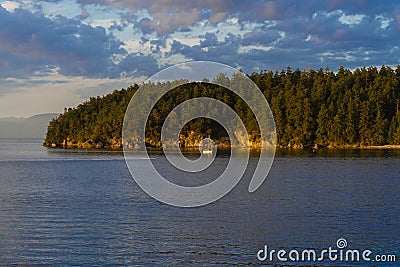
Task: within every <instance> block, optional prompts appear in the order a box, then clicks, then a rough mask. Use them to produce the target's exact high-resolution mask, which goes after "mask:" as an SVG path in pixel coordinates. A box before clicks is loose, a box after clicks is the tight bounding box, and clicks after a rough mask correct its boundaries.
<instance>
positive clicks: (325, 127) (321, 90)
mask: <svg viewBox="0 0 400 267" xmlns="http://www.w3.org/2000/svg"><path fill="white" fill-rule="evenodd" d="M222 76H223V75H222ZM248 76H249V78H250V79H251V80H253V81H254V82H255V83H256V84H257V86H258V87H259V88H260V89H261V91H262V92H263V94H264V96H265V97H266V99H267V100H268V102H269V104H270V108H271V110H272V113H273V115H274V119H275V124H276V133H277V146H278V147H284V148H308V147H313V148H321V147H328V148H360V147H361V148H362V147H371V146H382V145H400V65H399V66H397V67H396V68H391V67H388V66H382V67H380V68H377V67H368V68H366V67H364V68H358V69H356V70H353V71H351V70H349V69H345V68H344V67H340V68H339V70H338V71H336V72H333V71H331V70H329V69H322V68H321V69H319V70H313V69H308V70H303V71H301V70H299V69H296V70H292V69H291V68H289V67H288V68H287V69H286V70H282V71H275V72H273V71H261V72H259V73H252V74H251V75H248ZM218 78H219V79H221V78H224V79H226V82H227V83H229V81H230V80H229V77H218ZM138 88H139V86H138V85H137V84H135V85H132V86H130V87H128V88H126V89H122V90H115V91H114V92H113V93H111V94H109V95H106V96H103V97H92V98H90V99H89V100H88V101H86V102H85V103H82V104H80V105H79V106H77V107H74V108H66V109H65V112H64V113H63V114H60V115H59V116H58V117H57V118H55V119H53V120H51V121H50V123H49V125H48V130H47V134H46V139H45V141H44V144H43V145H44V146H47V147H64V148H111V149H113V148H115V149H118V148H122V146H123V144H122V137H121V135H122V126H123V119H124V115H125V110H126V108H127V106H128V103H129V101H130V99H131V98H132V96H133V94H134V93H135V91H136V90H137V89H138ZM200 96H205V97H212V98H215V99H218V100H220V101H222V102H224V103H226V104H228V105H229V106H230V107H232V108H233V109H234V110H235V112H236V113H237V114H238V115H239V116H240V118H241V119H242V121H243V122H244V124H245V126H246V129H247V131H248V133H249V137H250V140H251V144H250V145H251V146H253V147H257V144H259V143H260V142H259V140H258V139H259V129H258V125H257V122H256V120H255V118H254V115H253V114H252V112H251V111H250V109H249V107H248V106H247V105H246V104H245V103H244V101H242V100H241V99H240V98H238V96H237V95H235V94H234V93H232V92H231V91H230V90H228V89H226V88H223V87H220V86H216V85H213V84H211V83H207V81H204V82H202V83H190V84H186V85H181V86H179V87H177V88H175V89H173V90H172V91H170V92H169V93H168V94H166V95H165V96H164V97H163V98H162V99H161V100H160V101H158V102H157V104H156V106H155V107H154V109H153V110H152V112H151V113H150V116H149V119H148V121H147V124H146V140H145V141H146V145H148V146H149V147H156V148H157V147H160V146H161V141H160V135H161V128H162V123H163V122H164V120H165V118H166V117H167V115H168V114H169V113H170V112H171V111H172V109H173V108H174V107H176V106H177V105H178V104H180V103H182V102H184V101H185V100H188V99H192V98H195V97H200ZM143 119H145V118H143ZM208 136H210V137H211V138H213V139H215V140H216V141H217V144H218V145H220V146H229V140H227V134H226V132H225V130H224V129H223V128H222V127H221V125H219V124H218V123H216V122H215V121H212V120H209V119H205V118H198V119H195V120H193V121H191V122H190V123H188V124H187V125H185V127H184V128H183V129H182V130H181V135H180V138H181V139H182V144H185V145H186V146H196V145H198V142H199V140H200V139H201V138H203V137H208Z"/></svg>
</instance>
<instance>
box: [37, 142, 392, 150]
mask: <svg viewBox="0 0 400 267" xmlns="http://www.w3.org/2000/svg"><path fill="white" fill-rule="evenodd" d="M42 145H43V146H44V147H46V148H50V149H67V150H68V149H78V150H110V151H118V150H120V151H122V150H123V148H122V147H121V146H119V147H116V146H99V145H83V146H82V145H79V144H74V145H69V146H64V145H54V144H52V145H46V144H45V143H43V144H42ZM217 148H219V149H222V150H227V149H230V147H229V146H217ZM237 148H239V149H240V147H237ZM146 149H147V150H154V151H162V150H163V148H162V147H150V146H149V147H146ZM275 149H276V150H278V149H279V150H291V151H302V150H312V151H317V150H385V149H391V150H400V145H380V146H351V145H346V146H323V147H317V146H313V147H311V146H307V147H303V146H297V147H284V146H276V147H275ZM181 150H183V151H185V150H187V151H193V150H199V147H198V146H190V147H183V148H181ZM250 150H252V151H257V150H261V147H259V146H253V147H250Z"/></svg>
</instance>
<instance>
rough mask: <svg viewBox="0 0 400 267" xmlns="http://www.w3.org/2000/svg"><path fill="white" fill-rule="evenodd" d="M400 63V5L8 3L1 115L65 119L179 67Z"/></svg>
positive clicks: (1, 17)
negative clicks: (69, 111) (69, 112)
mask: <svg viewBox="0 0 400 267" xmlns="http://www.w3.org/2000/svg"><path fill="white" fill-rule="evenodd" d="M199 60H208V61H215V62H220V63H224V64H227V65H229V66H231V67H234V68H238V69H242V70H243V71H244V72H245V73H249V74H250V73H252V72H260V71H262V70H273V71H275V70H281V69H286V68H287V67H288V66H290V67H291V68H292V69H296V68H299V69H301V70H304V69H309V68H313V69H319V68H326V67H328V68H329V69H331V70H333V71H336V70H337V69H338V68H339V66H344V67H346V68H349V69H355V68H357V67H362V66H381V65H383V64H384V65H390V66H396V65H398V64H399V63H400V1H389V0H388V1H375V0H374V1H368V0H355V1H349V0H309V1H292V0H290V1H285V0H277V1H274V0H273V1H261V0H248V1H246V0H240V1H239V0H192V1H185V0H165V1H152V0H47V1H31V0H17V1H1V0H0V117H8V116H14V117H29V116H31V115H34V114H39V113H49V112H55V113H60V112H62V111H63V110H64V107H74V106H76V105H78V104H79V103H81V102H82V101H85V100H87V99H88V98H90V97H92V96H98V95H100V96H101V95H105V94H108V93H110V92H112V91H113V90H115V89H121V88H126V87H127V86H129V85H131V84H133V83H140V82H143V81H144V80H145V79H146V78H148V77H150V76H151V75H153V74H155V73H157V72H158V71H160V70H162V69H164V68H166V67H168V66H171V65H173V64H177V63H182V62H188V61H199Z"/></svg>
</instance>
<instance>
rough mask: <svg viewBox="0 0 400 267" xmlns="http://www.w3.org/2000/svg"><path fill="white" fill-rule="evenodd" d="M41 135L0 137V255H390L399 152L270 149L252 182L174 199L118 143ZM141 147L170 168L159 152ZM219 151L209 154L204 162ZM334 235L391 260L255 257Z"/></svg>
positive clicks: (397, 250) (248, 260) (72, 262)
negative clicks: (155, 190) (93, 145)
mask: <svg viewBox="0 0 400 267" xmlns="http://www.w3.org/2000/svg"><path fill="white" fill-rule="evenodd" d="M41 142H42V141H41V140H37V139H27V140H20V139H15V140H13V139H0V265H1V266H15V265H23V266H32V265H36V266H46V265H49V266H259V265H263V264H264V265H265V266H281V265H286V266H287V265H294V266H299V265H307V264H308V266H339V265H340V266H353V265H359V266H399V265H400V258H399V256H400V207H399V203H400V164H399V163H400V152H399V151H387V150H381V151H357V150H347V151H334V152H332V151H331V152H324V151H317V152H315V153H312V152H290V153H289V152H278V157H276V159H275V162H274V164H273V167H272V169H271V172H270V174H269V176H268V178H267V180H266V182H265V183H264V184H263V185H262V186H261V188H260V189H259V190H258V191H256V192H255V193H252V194H249V193H248V192H247V187H248V184H249V181H250V178H251V170H249V171H247V172H246V174H245V177H244V178H243V179H242V180H241V182H240V183H239V185H238V186H237V187H236V188H235V189H234V190H233V191H232V192H230V193H229V194H228V195H227V196H226V197H224V198H222V199H221V200H219V201H217V202H215V203H213V204H210V205H207V206H205V207H201V208H191V209H184V208H176V207H171V206H168V205H165V204H161V203H159V202H157V201H156V200H154V199H152V198H150V197H149V196H147V195H146V194H145V193H144V192H143V191H142V190H141V189H140V188H139V187H138V186H137V185H136V183H135V182H134V180H133V179H132V178H131V176H130V174H129V171H128V169H127V167H126V164H125V161H124V159H123V156H122V154H121V153H120V152H107V151H77V150H57V149H46V148H43V147H42V146H41ZM152 157H153V158H154V159H153V162H154V163H155V165H156V166H157V167H158V168H160V169H163V171H164V172H166V173H167V174H168V175H169V176H170V177H172V178H171V179H173V177H174V176H178V174H177V173H178V172H175V170H172V169H169V168H167V167H168V164H167V162H166V160H165V158H164V157H163V156H162V155H160V154H157V153H155V154H154V155H152ZM226 162H227V157H225V156H219V157H217V158H216V162H215V164H214V165H213V166H212V167H211V169H210V170H211V171H212V172H216V173H217V172H218V170H220V169H221V168H223V167H224V166H225V164H226ZM256 164H257V157H254V158H251V160H250V165H251V166H255V165H256ZM203 178H204V179H205V180H206V179H207V178H206V177H203ZM198 179H200V180H201V179H202V177H199V178H198ZM338 238H345V239H346V240H347V242H348V248H349V249H360V250H363V249H370V250H372V251H373V252H374V254H395V255H397V263H385V264H377V263H376V262H374V263H371V262H370V263H368V262H360V263H353V262H339V261H336V262H329V261H328V260H326V261H323V262H320V263H313V262H311V263H304V262H301V263H296V262H290V263H280V262H279V261H275V262H273V263H271V262H268V261H266V262H261V261H259V260H258V259H257V257H256V253H257V251H258V250H260V249H262V248H263V247H264V245H268V247H269V248H271V249H276V250H279V249H285V250H288V251H289V250H291V249H298V250H304V249H315V250H323V249H328V247H330V246H331V247H333V248H336V240H337V239H338Z"/></svg>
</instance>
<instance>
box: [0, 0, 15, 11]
mask: <svg viewBox="0 0 400 267" xmlns="http://www.w3.org/2000/svg"><path fill="white" fill-rule="evenodd" d="M1 6H2V7H3V8H4V9H5V10H7V11H9V12H14V10H15V9H16V8H19V7H20V4H19V3H17V2H14V1H4V2H3V3H1Z"/></svg>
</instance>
